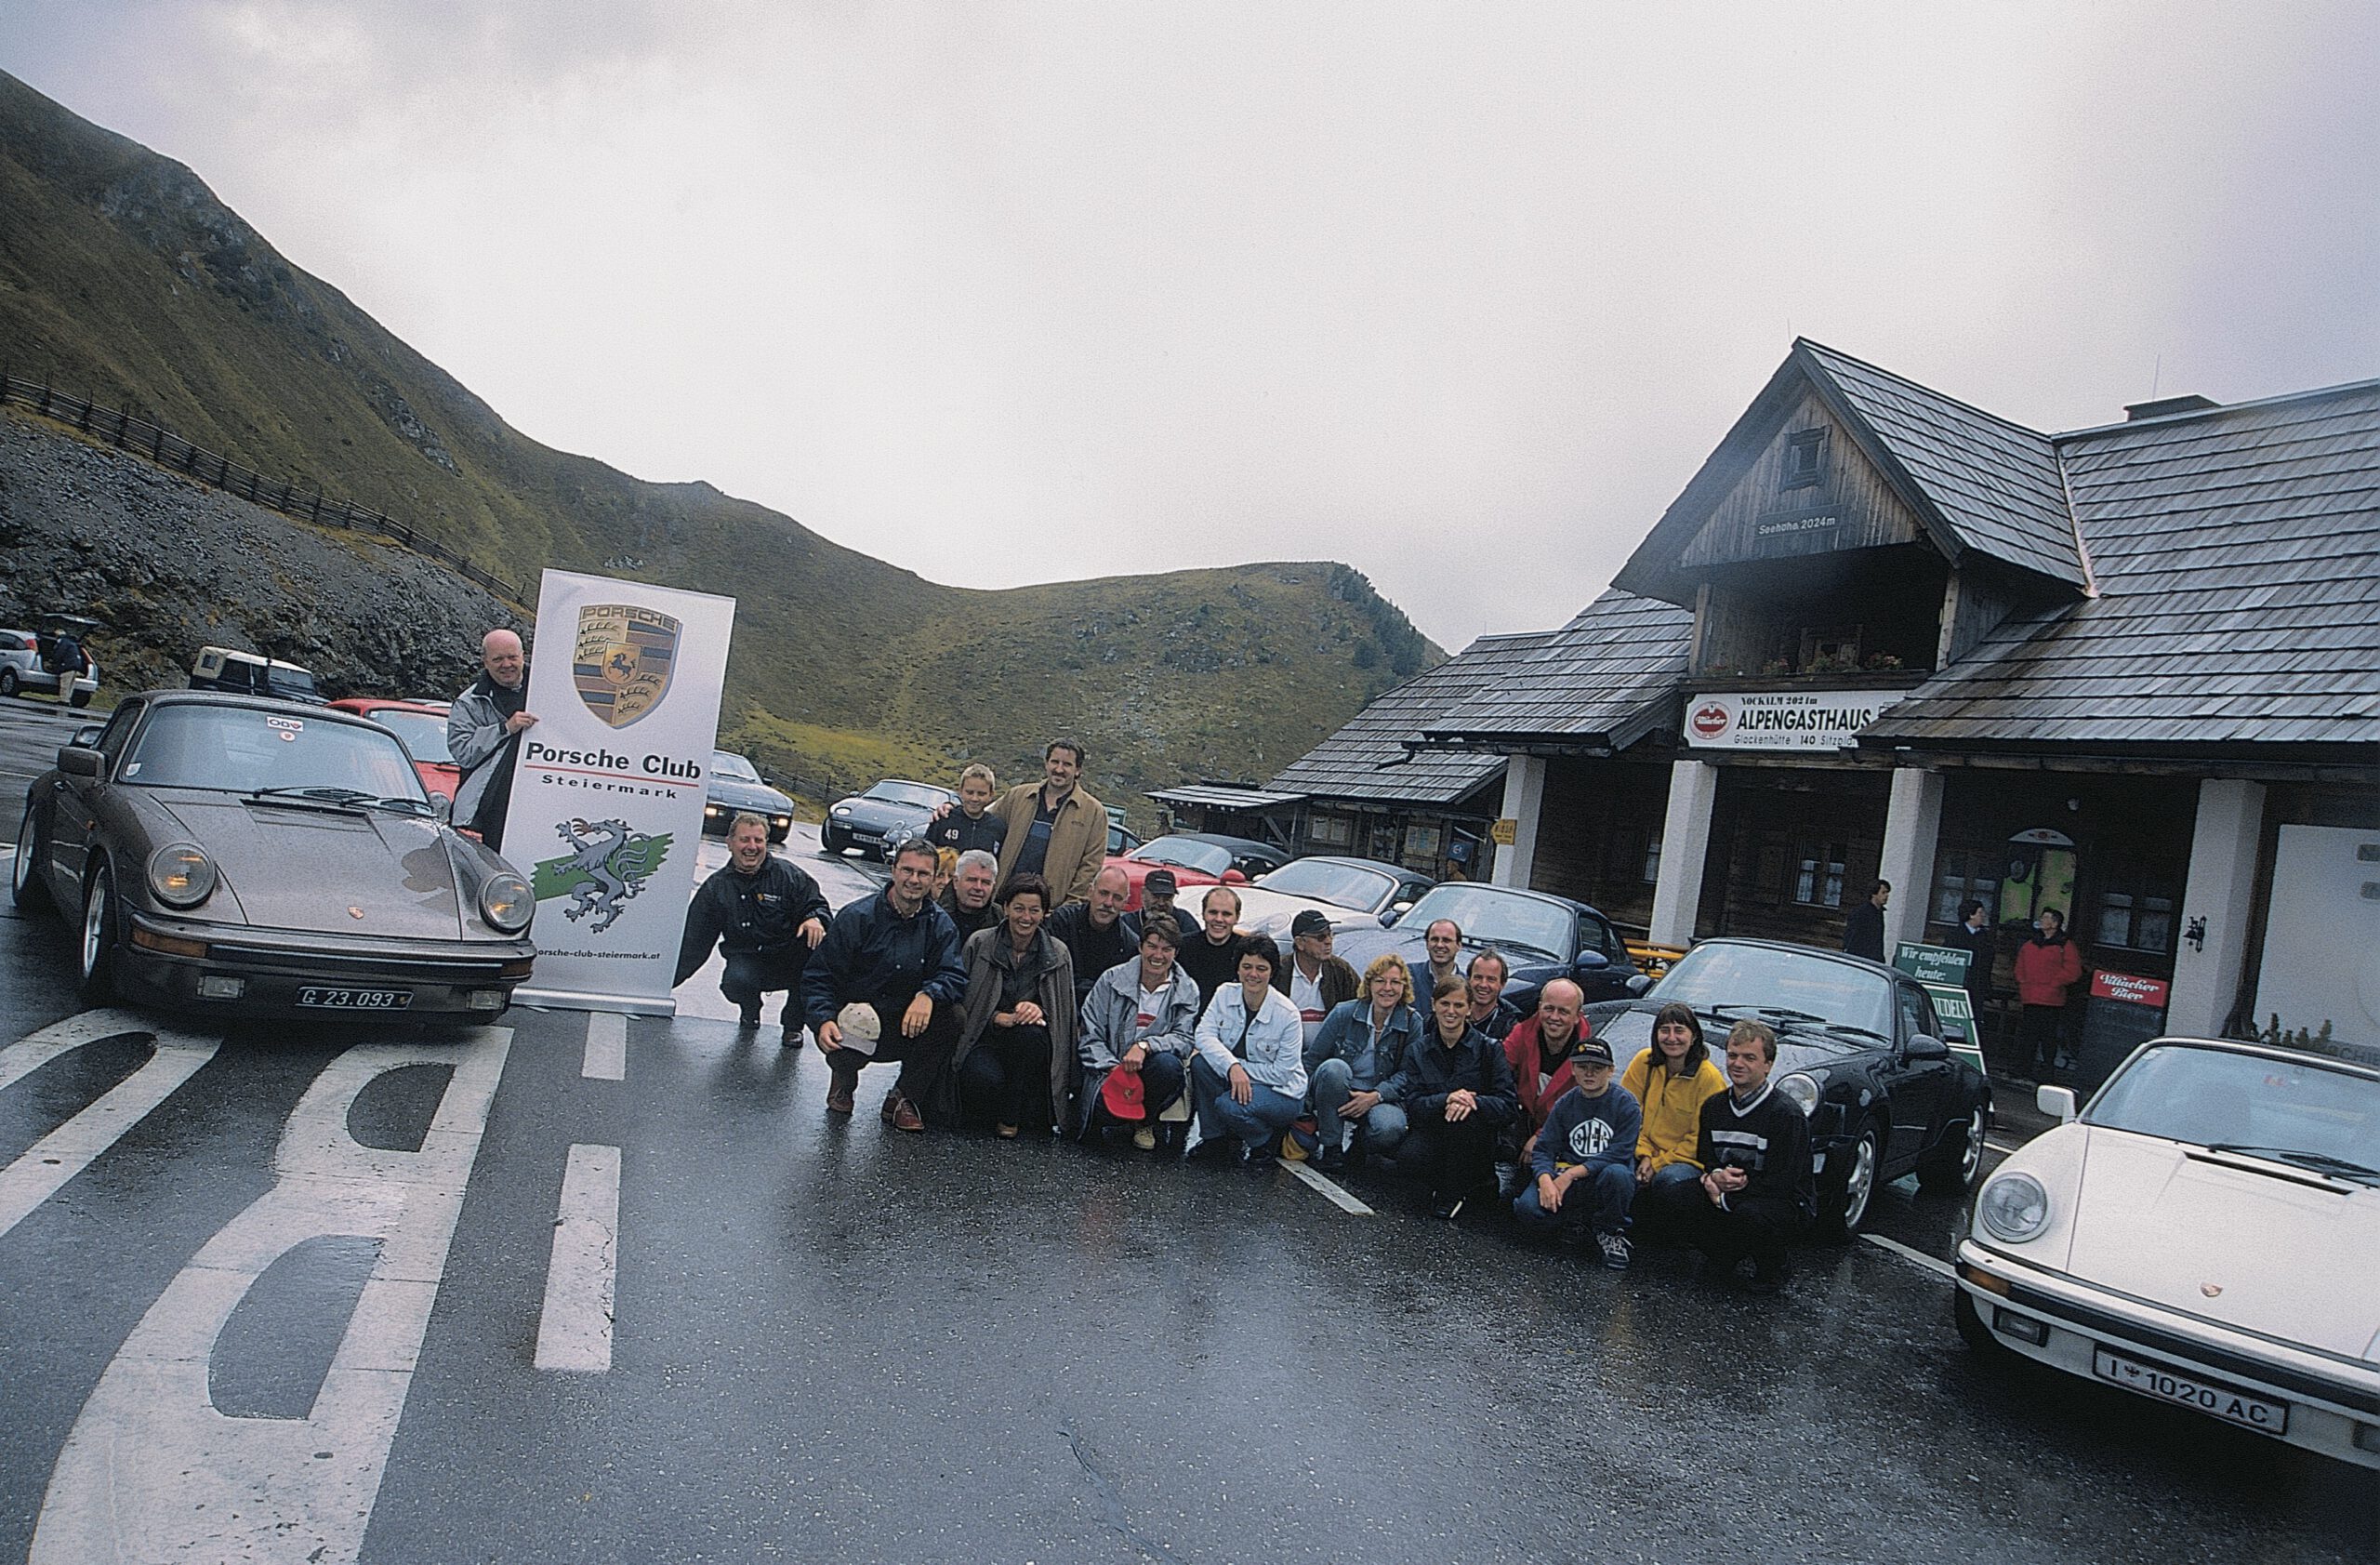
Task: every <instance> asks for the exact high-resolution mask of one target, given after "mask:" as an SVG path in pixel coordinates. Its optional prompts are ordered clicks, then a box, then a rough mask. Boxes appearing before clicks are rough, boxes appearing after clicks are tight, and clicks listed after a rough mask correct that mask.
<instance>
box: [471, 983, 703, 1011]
mask: <svg viewBox="0 0 2380 1565" xmlns="http://www.w3.org/2000/svg"><path fill="white" fill-rule="evenodd" d="M512 1003H513V1004H515V1005H527V1006H531V1007H534V1008H535V1009H536V1010H540V1011H616V1012H618V1013H620V1014H621V1015H628V1016H674V1015H677V1014H678V1001H676V1000H675V999H672V998H668V997H664V998H662V999H660V1000H647V999H644V998H643V997H641V996H636V995H624V994H581V993H579V992H577V991H576V990H574V989H543V988H530V987H529V986H528V985H526V984H523V985H522V986H521V987H520V988H517V989H514V990H513V991H512Z"/></svg>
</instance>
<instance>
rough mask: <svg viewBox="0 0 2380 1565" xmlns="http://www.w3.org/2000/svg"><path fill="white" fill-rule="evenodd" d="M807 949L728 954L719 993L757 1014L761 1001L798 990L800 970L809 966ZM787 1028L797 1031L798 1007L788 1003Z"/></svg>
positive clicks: (799, 1014)
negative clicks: (784, 992)
mask: <svg viewBox="0 0 2380 1565" xmlns="http://www.w3.org/2000/svg"><path fill="white" fill-rule="evenodd" d="M809 954H810V952H809V948H807V947H804V948H802V949H801V950H800V951H798V952H797V951H730V952H728V953H727V971H726V972H724V973H722V974H721V975H720V977H719V992H720V993H721V994H723V995H725V996H726V997H727V998H728V999H730V1000H732V1001H734V1002H735V1003H736V1004H738V1005H743V1006H748V1007H750V1008H751V1009H753V1010H756V1011H757V1010H759V1009H760V997H761V996H762V995H766V994H774V993H778V992H780V991H783V990H787V989H792V990H799V989H800V988H801V970H802V969H803V968H804V967H806V966H808V965H809V963H808V962H807V961H805V960H804V959H805V958H807V957H808V956H809ZM785 1022H786V1026H787V1027H789V1028H794V1029H796V1030H797V1031H798V1030H800V1027H801V1006H800V1003H799V1002H798V1001H788V1002H787V1008H786V1018H785Z"/></svg>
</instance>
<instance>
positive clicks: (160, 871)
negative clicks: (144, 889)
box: [149, 842, 216, 908]
mask: <svg viewBox="0 0 2380 1565" xmlns="http://www.w3.org/2000/svg"><path fill="white" fill-rule="evenodd" d="M215 881H216V875H215V861H214V860H213V859H210V858H208V857H207V856H206V850H205V849H204V848H202V847H200V846H199V845H198V844H197V843H196V842H167V843H166V844H165V846H164V847H162V848H159V849H158V850H157V851H156V852H155V853H152V854H151V855H149V889H150V891H151V892H152V893H153V894H155V895H156V898H157V900H158V901H160V902H163V903H164V904H165V906H166V907H168V908H195V907H197V906H198V905H199V904H200V903H202V902H204V901H205V900H206V899H207V898H208V897H209V896H212V895H215Z"/></svg>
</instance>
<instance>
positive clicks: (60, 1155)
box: [0, 1011, 217, 1234]
mask: <svg viewBox="0 0 2380 1565" xmlns="http://www.w3.org/2000/svg"><path fill="white" fill-rule="evenodd" d="M126 1033H142V1034H146V1035H148V1036H150V1037H151V1038H152V1039H153V1041H154V1045H155V1051H156V1052H155V1053H154V1054H151V1055H150V1056H149V1058H148V1059H147V1060H146V1061H144V1062H143V1063H142V1064H141V1066H140V1068H139V1069H138V1070H135V1071H134V1072H133V1073H132V1074H131V1075H129V1076H127V1077H126V1078H125V1079H124V1080H123V1081H118V1082H117V1083H116V1084H115V1085H114V1086H112V1087H111V1088H109V1089H108V1090H107V1092H106V1093H104V1094H101V1095H100V1096H99V1098H98V1099H97V1100H96V1101H94V1102H92V1103H91V1104H89V1105H87V1106H86V1107H84V1108H83V1110H82V1111H81V1112H80V1113H78V1114H76V1115H75V1116H74V1117H73V1119H71V1120H69V1121H66V1122H65V1123H64V1124H62V1125H60V1126H59V1127H58V1128H57V1129H56V1130H54V1131H52V1132H50V1133H49V1134H47V1135H45V1136H43V1137H42V1138H41V1139H40V1140H39V1141H36V1142H34V1143H33V1145H32V1146H31V1147H27V1148H26V1149H25V1152H24V1155H23V1156H22V1157H20V1158H19V1159H17V1160H16V1161H14V1162H12V1163H10V1164H9V1165H8V1166H7V1168H0V1234H5V1233H7V1231H8V1230H9V1229H11V1228H13V1227H16V1226H17V1225H18V1224H19V1223H21V1222H23V1221H24V1220H25V1218H26V1217H27V1216H28V1215H30V1214H32V1213H33V1209H34V1208H36V1207H38V1206H40V1205H41V1203H42V1202H44V1201H46V1200H48V1199H49V1198H50V1197H52V1196H54V1195H56V1194H57V1193H58V1192H59V1190H60V1189H61V1188H63V1187H65V1185H66V1182H67V1181H68V1180H70V1179H72V1178H73V1177H74V1176H75V1175H76V1174H80V1173H82V1172H83V1171H84V1170H85V1169H86V1168H88V1167H90V1166H91V1163H92V1161H93V1160H95V1159H97V1158H98V1157H99V1154H100V1153H102V1152H104V1151H106V1150H107V1149H108V1148H109V1147H112V1146H114V1145H115V1144H116V1142H117V1141H119V1140H121V1139H122V1138H123V1135H124V1133H125V1132H126V1131H128V1130H130V1129H131V1128H132V1127H133V1126H134V1125H137V1124H139V1122H140V1121H141V1120H142V1119H143V1118H144V1117H145V1116H146V1115H147V1114H148V1113H149V1111H150V1110H151V1109H152V1108H155V1107H157V1106H158V1105H159V1104H161V1103H163V1102H165V1100H166V1099H167V1098H169V1097H171V1096H173V1095H174V1092H175V1090H176V1089H177V1088H179V1087H180V1085H181V1084H182V1083H183V1082H185V1081H189V1080H190V1079H191V1077H192V1075H194V1074H195V1073H196V1072H197V1070H198V1068H199V1067H200V1066H203V1065H205V1063H206V1062H207V1061H208V1060H210V1059H213V1058H214V1057H215V1050H216V1047H217V1045H216V1043H215V1041H213V1040H211V1039H196V1038H187V1037H183V1036H181V1035H179V1034H177V1033H172V1032H160V1031H158V1030H157V1029H156V1028H154V1027H152V1025H151V1024H150V1023H148V1022H146V1021H143V1020H142V1019H140V1018H139V1017H138V1016H135V1015H131V1014H130V1013H128V1012H124V1011H86V1012H84V1013H83V1014H82V1015H76V1016H69V1017H67V1018H66V1020H64V1021H62V1022H59V1023H57V1024H55V1025H53V1026H50V1027H46V1028H42V1029H41V1030H40V1031H39V1032H36V1033H33V1035H31V1036H30V1037H27V1038H23V1039H20V1040H19V1041H16V1042H14V1043H11V1044H9V1045H8V1046H7V1048H6V1049H0V1088H6V1087H7V1086H8V1085H9V1084H10V1083H12V1082H16V1081H22V1080H23V1079H24V1078H25V1077H27V1076H29V1075H31V1074H33V1072H34V1071H36V1070H38V1069H40V1068H42V1067H43V1066H45V1065H47V1064H48V1063H49V1062H50V1061H52V1060H54V1059H56V1058H58V1056H59V1055H60V1054H72V1053H73V1051H75V1050H76V1049H80V1048H82V1047H83V1046H85V1045H86V1044H88V1043H94V1042H97V1041H99V1040H100V1039H102V1038H117V1037H121V1036H123V1035H124V1034H126Z"/></svg>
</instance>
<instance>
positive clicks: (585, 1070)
mask: <svg viewBox="0 0 2380 1565" xmlns="http://www.w3.org/2000/svg"><path fill="white" fill-rule="evenodd" d="M578 1074H579V1075H581V1076H583V1077H585V1078H587V1079H588V1080H589V1081H627V1080H628V1017H626V1016H624V1015H621V1014H620V1013H619V1012H617V1011H589V1012H588V1013H587V1056H586V1063H585V1064H584V1065H582V1066H580V1067H579V1070H578Z"/></svg>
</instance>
